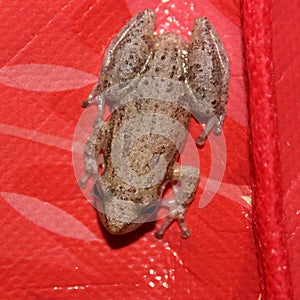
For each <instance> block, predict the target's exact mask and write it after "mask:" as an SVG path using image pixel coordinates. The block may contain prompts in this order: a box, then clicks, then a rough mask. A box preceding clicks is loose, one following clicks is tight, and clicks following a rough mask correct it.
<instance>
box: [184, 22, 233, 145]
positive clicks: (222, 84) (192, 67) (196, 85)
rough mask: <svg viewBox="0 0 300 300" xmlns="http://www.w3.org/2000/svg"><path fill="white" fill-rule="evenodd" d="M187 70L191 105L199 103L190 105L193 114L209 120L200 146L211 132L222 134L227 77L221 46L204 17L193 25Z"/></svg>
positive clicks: (226, 64) (227, 61) (224, 57)
mask: <svg viewBox="0 0 300 300" xmlns="http://www.w3.org/2000/svg"><path fill="white" fill-rule="evenodd" d="M187 69H188V75H187V79H188V86H189V88H190V91H191V93H192V95H193V98H194V99H193V102H194V103H195V102H196V103H197V101H198V103H199V105H198V106H197V104H196V105H193V110H194V113H195V114H196V115H202V116H204V117H206V118H208V121H207V123H206V126H205V130H204V131H203V132H202V134H201V135H200V136H199V137H198V139H197V141H196V142H197V144H199V145H202V144H204V142H205V139H206V136H207V135H208V133H209V132H210V131H211V130H212V129H213V130H214V132H215V133H217V134H218V133H220V132H221V131H222V125H223V122H224V119H225V116H226V103H227V98H228V85H229V77H230V66H229V60H228V57H227V54H226V51H225V48H224V45H223V43H222V41H221V39H220V37H219V35H218V33H217V31H216V29H215V28H214V27H213V25H212V24H211V23H210V21H209V20H208V19H207V18H198V19H196V20H195V22H194V27H193V32H192V36H191V41H190V44H189V49H188V63H187Z"/></svg>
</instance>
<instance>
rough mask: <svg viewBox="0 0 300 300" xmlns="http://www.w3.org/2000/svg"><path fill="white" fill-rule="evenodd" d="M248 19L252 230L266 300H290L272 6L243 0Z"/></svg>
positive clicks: (246, 18) (268, 2) (254, 0)
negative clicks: (273, 52) (277, 114)
mask: <svg viewBox="0 0 300 300" xmlns="http://www.w3.org/2000/svg"><path fill="white" fill-rule="evenodd" d="M243 16H244V19H243V26H244V41H245V56H246V57H245V58H246V73H247V75H248V86H249V113H250V127H251V148H252V158H253V174H254V175H253V183H252V187H253V221H254V225H253V226H254V232H255V237H256V245H257V254H258V265H259V272H260V285H261V290H262V294H263V298H264V299H291V298H292V288H291V276H290V271H289V264H288V253H287V242H286V235H285V228H284V218H283V206H282V205H283V203H282V202H283V200H282V193H281V186H280V183H281V180H280V175H279V174H280V161H279V151H278V142H277V141H278V131H277V117H276V96H275V93H274V80H273V63H272V44H271V4H270V1H264V0H246V1H244V6H243Z"/></svg>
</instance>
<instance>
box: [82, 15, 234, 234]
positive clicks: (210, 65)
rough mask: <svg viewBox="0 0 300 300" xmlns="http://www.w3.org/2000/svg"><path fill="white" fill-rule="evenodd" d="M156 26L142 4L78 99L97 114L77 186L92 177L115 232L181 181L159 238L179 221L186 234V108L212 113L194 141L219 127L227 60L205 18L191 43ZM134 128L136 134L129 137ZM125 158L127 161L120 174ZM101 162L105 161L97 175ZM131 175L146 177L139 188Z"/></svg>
mask: <svg viewBox="0 0 300 300" xmlns="http://www.w3.org/2000/svg"><path fill="white" fill-rule="evenodd" d="M154 30H155V13H154V12H153V11H151V10H145V11H143V12H141V13H139V14H138V15H137V16H135V17H134V18H133V19H132V20H130V21H129V22H128V23H127V24H126V25H125V26H124V28H123V29H122V30H121V31H120V32H119V33H118V34H117V36H116V37H115V38H114V40H113V41H112V42H111V44H110V46H109V48H108V49H107V51H106V54H105V57H104V61H103V65H102V69H101V72H100V77H99V81H98V83H97V84H96V85H95V87H94V88H93V90H92V92H91V94H90V95H89V97H88V98H87V100H86V101H84V102H83V106H84V107H86V106H88V105H89V104H90V103H93V102H96V103H97V104H98V108H99V115H98V117H97V120H96V121H95V124H94V130H93V132H92V134H91V135H90V137H89V139H88V141H87V143H86V145H85V150H84V157H85V170H86V174H85V176H84V177H83V178H82V180H81V181H80V182H79V184H80V186H81V187H85V185H86V182H87V180H88V178H89V177H90V176H91V175H92V176H93V178H94V182H95V187H96V189H97V194H98V197H97V201H96V202H97V203H96V204H97V208H98V210H99V215H100V219H101V221H102V223H103V225H104V226H105V227H106V229H107V230H108V231H109V232H111V233H112V234H123V233H127V232H130V231H132V230H134V229H136V228H137V227H138V226H140V225H141V224H142V223H144V222H146V221H147V220H148V219H149V218H151V217H152V218H153V216H154V215H155V213H156V210H157V208H158V207H159V201H160V199H161V197H162V194H163V191H164V189H165V187H166V185H167V183H169V182H176V181H178V180H180V182H181V190H180V191H178V190H177V188H174V194H175V198H174V200H173V201H170V207H169V208H170V214H169V216H168V218H167V220H166V221H165V223H164V224H163V226H162V228H161V229H160V230H159V231H158V232H157V233H156V237H158V238H161V237H162V236H163V234H164V232H165V230H166V229H167V227H168V226H169V224H170V223H171V222H172V221H173V220H177V221H178V224H179V226H180V228H181V231H182V237H184V238H186V237H188V236H189V235H190V232H189V230H188V229H187V228H186V226H185V224H184V216H185V212H186V209H187V208H188V206H189V204H190V202H191V201H192V200H193V197H194V194H195V191H196V187H197V183H198V177H199V171H198V169H196V168H193V167H190V166H180V165H178V164H177V163H176V161H177V158H178V156H179V153H180V151H181V149H182V147H183V146H184V143H185V140H186V134H187V130H188V127H189V123H190V111H192V112H193V113H197V114H200V115H203V116H205V117H207V118H209V121H208V127H210V128H209V129H207V130H206V131H204V133H202V135H201V136H200V138H199V139H198V142H199V144H202V143H203V142H204V140H205V137H206V135H207V134H208V132H209V130H210V129H212V128H214V127H215V126H218V127H219V128H220V127H221V126H222V123H223V120H224V117H225V113H226V101H227V93H228V81H229V63H228V59H227V56H226V52H225V49H224V47H223V45H222V43H221V41H220V39H219V37H218V35H217V33H216V31H215V29H214V28H213V27H212V25H211V24H210V22H209V21H208V20H207V19H205V18H200V19H197V20H195V24H194V29H193V33H192V37H191V43H190V45H189V46H188V45H187V44H186V43H185V41H184V40H183V39H182V38H181V37H180V36H178V35H176V34H174V33H167V34H162V35H157V36H155V35H153V32H154ZM105 103H107V104H108V105H109V106H110V108H111V110H112V114H111V117H110V119H109V120H108V121H106V122H104V121H103V120H102V113H103V107H104V104H105ZM136 118H138V121H139V123H138V124H139V126H136V127H134V129H132V130H129V131H127V132H125V133H123V132H122V128H124V126H125V127H126V126H127V124H130V123H133V122H134V120H136ZM173 123H174V126H173ZM129 128H130V127H129ZM160 129H162V132H160ZM183 129H185V130H183ZM164 131H165V132H167V133H168V135H169V136H165V135H164ZM159 133H160V134H159ZM131 134H133V135H134V136H135V137H136V138H134V139H133V140H132V142H130V141H131V139H130V135H131ZM115 145H117V148H116V146H115ZM115 149H117V151H118V152H117V153H116V152H115ZM100 152H101V153H103V160H101V159H99V153H100ZM114 159H115V160H117V161H119V163H118V164H116V163H115V160H114ZM118 159H119V160H118ZM162 160H163V161H164V162H165V165H163V167H161V166H162V165H161V162H162ZM123 163H124V164H128V166H130V170H129V169H128V174H127V172H125V175H126V178H125V180H124V178H123V177H122V174H124V169H122V167H123V166H122V165H123ZM99 164H102V167H103V171H102V174H101V175H100V176H98V167H99ZM157 166H159V168H158V169H157V170H158V171H159V172H158V173H157V174H156V175H155V176H157V178H159V180H157V181H155V182H154V184H153V183H152V181H151V180H152V179H153V178H156V177H155V176H154V173H151V172H152V171H153V170H156V169H155V168H156V167H157ZM119 167H120V168H119ZM120 170H121V171H122V170H123V171H122V172H123V173H120V172H121V171H120ZM125 171H126V169H125ZM131 172H133V175H132V174H131ZM120 174H121V175H120ZM134 174H136V175H137V176H140V178H145V181H143V182H144V185H143V186H139V184H135V181H134V180H135V179H134V178H135V175H134ZM148 183H149V184H148Z"/></svg>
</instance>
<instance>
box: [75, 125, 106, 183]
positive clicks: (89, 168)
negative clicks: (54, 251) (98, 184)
mask: <svg viewBox="0 0 300 300" xmlns="http://www.w3.org/2000/svg"><path fill="white" fill-rule="evenodd" d="M107 127H108V124H107V122H104V121H102V122H98V123H97V124H95V126H94V129H93V132H92V133H91V135H90V136H89V138H88V140H87V142H86V143H85V145H84V168H85V174H84V176H83V177H82V178H81V179H80V180H79V181H78V185H79V186H80V188H85V187H86V184H87V182H88V180H89V178H90V177H91V176H93V177H94V181H96V180H97V179H98V170H99V165H100V164H102V165H103V159H102V157H100V151H101V150H103V149H104V146H105V142H106V136H107Z"/></svg>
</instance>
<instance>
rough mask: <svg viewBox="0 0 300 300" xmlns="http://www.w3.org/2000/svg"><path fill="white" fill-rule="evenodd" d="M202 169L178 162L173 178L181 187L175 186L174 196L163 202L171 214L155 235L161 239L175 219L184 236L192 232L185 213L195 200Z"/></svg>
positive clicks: (186, 236)
mask: <svg viewBox="0 0 300 300" xmlns="http://www.w3.org/2000/svg"><path fill="white" fill-rule="evenodd" d="M199 175H200V171H199V169H198V168H195V167H192V166H186V165H184V166H183V165H179V164H176V165H175V167H174V171H173V178H172V180H174V181H177V180H179V183H180V185H179V187H178V188H177V187H176V186H175V185H174V186H173V192H174V198H173V199H171V200H168V201H166V202H165V203H163V206H167V207H168V208H169V215H168V217H167V219H166V220H165V222H164V223H163V225H162V226H161V228H160V229H159V230H158V231H157V232H156V233H155V237H156V238H158V239H161V238H162V237H163V235H164V233H165V231H166V229H167V228H168V227H169V225H170V224H171V223H172V222H173V221H177V222H178V225H179V227H180V229H181V236H182V238H188V237H189V236H190V235H191V233H190V231H189V230H188V228H187V227H186V225H185V222H184V218H185V213H186V211H187V209H188V207H189V205H190V203H191V202H192V201H193V199H194V196H195V193H196V189H197V186H198V181H199Z"/></svg>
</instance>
